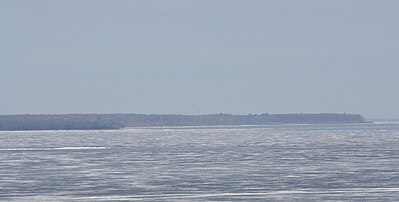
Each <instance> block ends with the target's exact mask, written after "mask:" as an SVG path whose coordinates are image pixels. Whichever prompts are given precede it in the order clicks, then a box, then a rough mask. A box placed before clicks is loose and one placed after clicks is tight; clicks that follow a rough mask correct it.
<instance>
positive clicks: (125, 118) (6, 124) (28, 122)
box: [0, 113, 366, 130]
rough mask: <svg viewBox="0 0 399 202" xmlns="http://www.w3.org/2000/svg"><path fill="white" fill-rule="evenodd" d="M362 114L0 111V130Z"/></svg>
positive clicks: (352, 118) (308, 119)
mask: <svg viewBox="0 0 399 202" xmlns="http://www.w3.org/2000/svg"><path fill="white" fill-rule="evenodd" d="M365 122H366V121H365V118H364V117H363V116H361V115H359V114H332V113H323V114H266V113H265V114H248V115H233V114H209V115H176V114H163V115H162V114H40V115H0V130H101V129H121V128H128V127H162V126H218V125H268V124H334V123H365Z"/></svg>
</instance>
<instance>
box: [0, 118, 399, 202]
mask: <svg viewBox="0 0 399 202" xmlns="http://www.w3.org/2000/svg"><path fill="white" fill-rule="evenodd" d="M0 200H2V201H112V200H115V201H123V200H128V201H131V200H140V201H236V200H243V201H268V200H269V201H276V200H277V201H278V200H281V201H312V200H313V201H320V200H351V201H356V200H359V201H364V200H372V201H376V200H377V201H378V200H381V201H397V200H399V125H397V124H350V125H286V126H258V127H216V128H152V129H151V128H149V129H148V128H147V129H144V128H142V129H124V130H116V131H24V132H5V131H3V132H0Z"/></svg>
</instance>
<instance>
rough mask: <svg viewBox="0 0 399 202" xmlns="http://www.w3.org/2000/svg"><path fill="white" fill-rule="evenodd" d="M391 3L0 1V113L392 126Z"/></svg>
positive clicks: (396, 50)
mask: <svg viewBox="0 0 399 202" xmlns="http://www.w3.org/2000/svg"><path fill="white" fill-rule="evenodd" d="M398 54H399V1H397V0H384V1H378V0H374V1H370V0H357V1H354V0H330V1H327V0H326V1H324V0H323V1H321V0H302V1H297V0H274V1H272V0H270V1H264V0H201V1H198V0H195V1H194V0H168V1H164V0H107V1H105V0H84V1H82V0H59V1H53V0H46V1H44V0H36V1H30V0H26V1H21V0H2V1H0V114H37V113H39V114H55V113H152V114H166V113H167V114H169V113H173V114H209V113H232V114H248V113H253V114H258V113H321V112H332V113H344V112H346V113H359V114H362V115H364V116H365V117H367V118H399V55H398Z"/></svg>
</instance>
